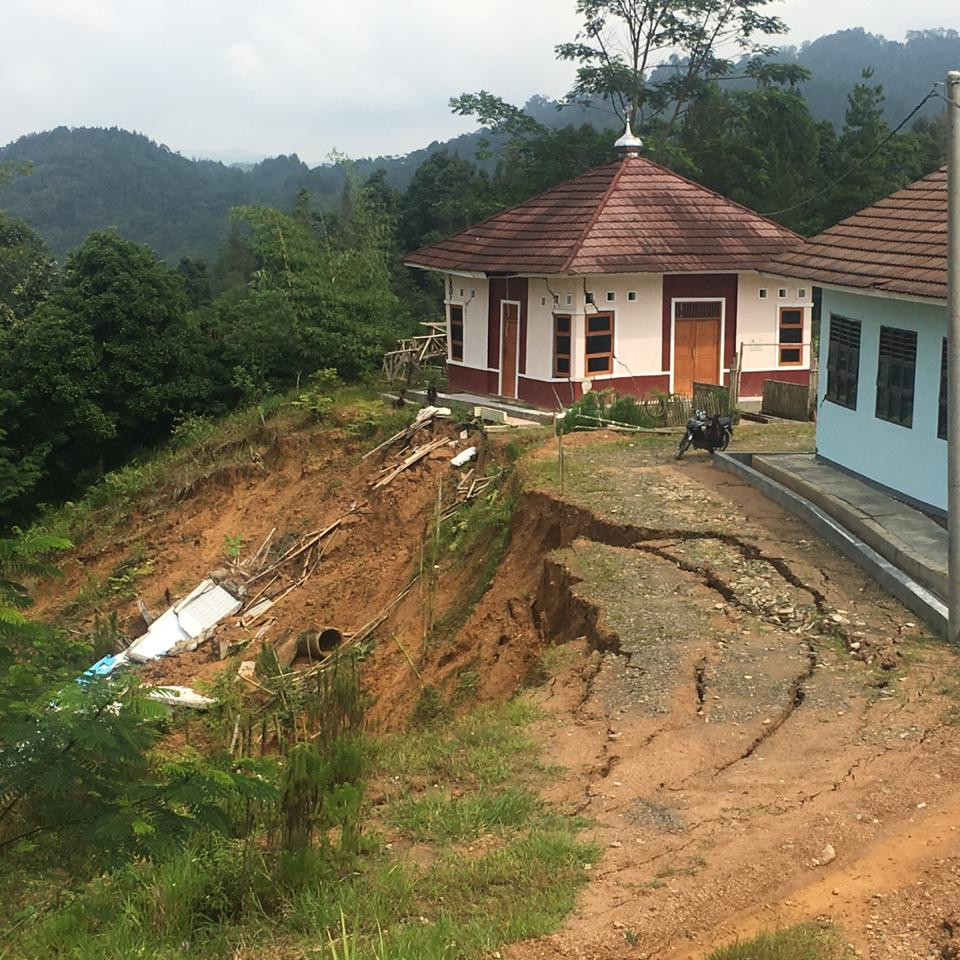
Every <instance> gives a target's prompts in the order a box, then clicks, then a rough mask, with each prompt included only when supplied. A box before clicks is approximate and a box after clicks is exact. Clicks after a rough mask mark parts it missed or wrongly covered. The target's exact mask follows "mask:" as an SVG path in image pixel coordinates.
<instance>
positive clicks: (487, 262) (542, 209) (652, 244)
mask: <svg viewBox="0 0 960 960" xmlns="http://www.w3.org/2000/svg"><path fill="white" fill-rule="evenodd" d="M800 243H801V240H800V237H798V236H797V235H796V234H795V233H792V232H791V231H790V230H787V229H786V227H782V226H780V225H779V224H776V223H773V222H772V221H771V220H767V219H765V218H764V217H761V216H760V215H759V214H757V213H754V212H753V211H751V210H748V209H747V208H746V207H742V206H740V205H739V204H736V203H734V202H733V201H732V200H727V199H726V198H725V197H721V196H720V195H719V194H716V193H713V192H712V191H710V190H707V189H706V188H705V187H701V186H700V185H699V184H695V183H693V182H691V181H690V180H686V179H684V178H683V177H681V176H679V175H677V174H675V173H673V172H672V171H670V170H667V169H666V168H665V167H661V166H658V165H657V164H655V163H652V162H650V161H649V160H645V159H643V158H640V157H627V158H625V159H623V160H620V161H618V162H616V163H611V164H608V165H607V166H605V167H600V168H598V169H596V170H591V171H590V172H589V173H585V174H584V175H583V176H581V177H577V178H576V179H575V180H570V181H568V182H567V183H563V184H560V186H558V187H554V188H553V189H552V190H548V191H547V192H546V193H544V194H541V195H540V196H538V197H534V198H533V199H532V200H527V201H526V202H525V203H521V204H520V205H519V206H516V207H512V208H510V209H509V210H504V211H502V212H501V213H498V214H495V215H494V216H492V217H490V218H489V219H487V220H484V221H482V222H481V223H478V224H476V225H474V226H472V227H469V228H468V229H466V230H464V231H462V232H461V233H458V234H456V235H455V236H453V237H450V238H449V239H447V240H442V241H441V242H439V243H435V244H432V245H430V246H428V247H424V248H423V249H422V250H418V251H416V252H415V253H411V254H409V255H408V256H407V257H406V262H407V263H409V264H410V265H412V266H416V267H423V268H426V269H435V270H449V271H452V272H457V271H467V272H471V273H520V274H524V273H535V274H552V273H573V274H594V273H636V272H642V273H687V272H703V271H708V272H709V271H714V270H746V269H756V268H759V267H760V266H762V265H763V264H765V263H766V262H767V261H769V260H770V259H771V258H773V257H776V256H777V255H778V254H780V253H782V252H784V251H786V250H789V249H790V248H792V247H796V246H798V245H799V244H800Z"/></svg>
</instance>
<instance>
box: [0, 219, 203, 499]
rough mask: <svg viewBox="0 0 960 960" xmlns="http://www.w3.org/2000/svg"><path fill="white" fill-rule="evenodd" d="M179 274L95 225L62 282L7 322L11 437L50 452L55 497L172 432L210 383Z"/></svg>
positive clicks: (3, 363)
mask: <svg viewBox="0 0 960 960" xmlns="http://www.w3.org/2000/svg"><path fill="white" fill-rule="evenodd" d="M186 308H187V298H186V294H185V292H184V287H183V281H182V279H181V277H180V275H179V274H178V273H177V272H176V271H175V270H172V269H170V268H169V267H167V266H166V265H165V264H163V263H161V262H159V261H158V260H157V259H156V257H155V256H154V255H153V254H152V253H151V252H150V251H149V250H148V249H147V248H145V247H139V246H137V245H136V244H132V243H129V242H128V241H126V240H123V239H122V238H121V237H119V236H117V235H116V234H115V233H111V232H104V233H94V234H91V235H90V237H88V238H87V240H86V242H85V243H84V244H83V245H82V246H81V247H80V248H79V249H78V250H76V251H75V252H74V253H73V254H71V255H70V256H69V257H68V258H67V262H66V264H65V267H64V271H63V277H62V282H61V283H60V285H59V287H58V288H57V290H56V291H55V292H54V294H53V295H52V296H51V297H50V298H49V299H48V300H47V301H46V302H44V303H43V304H41V305H40V307H39V308H38V309H37V310H36V311H35V312H34V313H33V314H32V315H31V316H30V317H29V319H28V320H26V321H22V322H20V323H18V324H16V325H14V326H13V327H11V328H10V329H9V330H8V331H7V335H6V337H7V350H6V351H5V352H4V356H3V357H0V372H2V373H3V375H4V376H3V382H4V383H5V384H6V385H7V388H8V390H9V391H10V393H11V394H12V395H13V397H14V398H15V402H14V405H13V411H12V422H11V424H10V425H9V426H6V424H5V427H6V429H8V436H7V439H6V443H7V444H8V445H12V446H13V447H14V448H15V449H19V450H20V451H21V452H22V453H23V455H25V456H27V457H28V458H33V459H38V457H39V458H40V459H42V462H43V471H44V473H45V474H46V479H45V481H44V486H43V495H44V497H45V498H48V499H51V500H52V499H55V498H56V497H59V496H64V495H67V494H69V493H71V492H73V491H75V490H76V489H77V487H78V485H80V486H82V485H83V484H84V483H85V482H88V481H90V480H92V479H95V478H96V476H98V475H99V473H100V472H101V471H102V470H103V469H105V468H111V467H114V466H116V465H118V464H119V463H122V462H124V461H125V460H126V459H127V458H128V457H129V456H130V455H131V454H132V453H133V452H134V451H137V450H140V449H143V448H144V447H147V446H149V445H151V444H153V443H156V442H157V441H158V440H159V439H161V438H163V437H165V436H166V435H167V434H168V433H169V431H170V427H171V424H172V423H173V421H174V418H175V417H176V415H177V414H178V413H180V412H181V411H183V410H188V409H194V408H196V407H198V406H200V405H202V404H203V402H204V400H205V398H206V397H207V396H208V395H209V393H210V390H211V386H210V383H209V380H208V379H207V378H206V374H205V372H204V370H203V357H202V349H201V344H202V340H201V338H200V332H199V330H197V329H196V328H195V326H194V324H193V321H192V319H191V318H190V316H189V315H188V314H187V309H186Z"/></svg>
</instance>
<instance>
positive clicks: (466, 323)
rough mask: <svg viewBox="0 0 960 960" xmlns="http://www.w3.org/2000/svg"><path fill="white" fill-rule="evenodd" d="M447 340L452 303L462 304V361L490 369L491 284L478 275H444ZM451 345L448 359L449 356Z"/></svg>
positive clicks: (467, 364)
mask: <svg viewBox="0 0 960 960" xmlns="http://www.w3.org/2000/svg"><path fill="white" fill-rule="evenodd" d="M444 283H445V284H446V296H445V300H444V305H445V309H446V317H447V344H448V345H449V343H450V305H451V304H457V305H459V306H462V307H463V361H462V363H463V365H464V366H465V367H477V368H479V369H481V370H486V369H487V312H488V298H489V295H490V285H489V283H488V282H487V280H486V279H477V278H476V277H458V276H455V275H449V276H445V277H444ZM449 349H450V348H449V346H448V347H447V350H448V353H447V359H448V360H449V359H450V354H449Z"/></svg>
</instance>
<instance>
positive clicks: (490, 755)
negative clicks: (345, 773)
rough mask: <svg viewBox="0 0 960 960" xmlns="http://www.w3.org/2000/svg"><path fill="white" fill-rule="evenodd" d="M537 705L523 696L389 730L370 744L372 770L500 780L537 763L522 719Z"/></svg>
mask: <svg viewBox="0 0 960 960" xmlns="http://www.w3.org/2000/svg"><path fill="white" fill-rule="evenodd" d="M538 716H539V711H538V709H537V708H536V707H535V706H534V705H533V704H530V703H526V702H524V701H522V700H513V701H511V702H509V703H506V704H502V705H500V706H495V707H481V708H479V709H477V710H474V711H473V712H471V713H469V714H467V715H465V716H462V717H458V718H457V719H455V720H454V721H453V722H452V723H450V724H448V725H446V726H444V727H442V728H440V727H430V728H427V729H423V730H417V731H413V732H411V733H402V734H391V735H389V736H386V737H382V738H380V739H378V740H377V741H376V742H375V743H374V745H373V759H372V762H373V765H374V770H375V772H376V773H377V774H379V775H381V776H385V777H394V778H400V779H401V780H406V779H409V778H411V777H427V778H430V779H432V780H433V781H434V782H438V781H452V782H456V783H468V784H477V785H490V784H498V783H503V782H504V781H505V780H506V779H507V778H508V777H510V776H511V775H515V774H518V773H523V772H525V771H532V770H536V769H539V765H538V763H537V759H536V758H537V747H536V744H535V743H534V741H533V740H531V738H530V736H529V734H528V733H527V729H526V728H527V725H528V724H529V723H531V722H532V721H533V720H535V719H536V718H537V717H538Z"/></svg>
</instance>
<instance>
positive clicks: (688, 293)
mask: <svg viewBox="0 0 960 960" xmlns="http://www.w3.org/2000/svg"><path fill="white" fill-rule="evenodd" d="M738 284H739V276H738V275H737V274H736V273H668V274H665V275H664V277H663V354H662V357H661V367H660V369H661V370H670V369H671V368H672V367H673V343H672V342H671V339H670V328H671V325H672V324H671V321H672V319H673V314H672V303H673V301H674V300H682V299H683V298H684V297H716V298H718V299H720V298H722V299H723V300H725V301H726V307H725V310H724V337H723V367H724V368H727V367H729V366H730V362H731V361H732V360H733V357H734V355H735V354H736V352H737V288H738Z"/></svg>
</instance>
